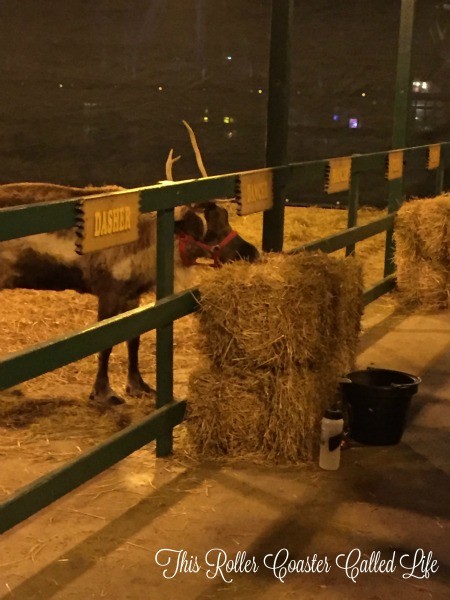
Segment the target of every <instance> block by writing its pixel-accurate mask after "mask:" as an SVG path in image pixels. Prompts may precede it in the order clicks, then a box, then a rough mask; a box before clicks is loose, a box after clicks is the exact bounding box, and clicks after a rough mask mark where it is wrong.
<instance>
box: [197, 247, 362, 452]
mask: <svg viewBox="0 0 450 600" xmlns="http://www.w3.org/2000/svg"><path fill="white" fill-rule="evenodd" d="M201 298H202V299H201V310H200V312H199V319H200V331H201V336H200V337H199V346H200V348H201V351H202V352H203V353H204V359H203V361H202V364H203V366H202V368H201V369H199V370H197V371H195V372H194V373H193V374H192V376H191V379H190V385H189V388H190V394H189V398H190V403H189V407H188V418H187V431H188V440H189V442H188V443H189V446H190V448H189V449H188V452H189V451H191V453H192V454H197V455H201V456H203V457H205V456H207V457H210V458H212V457H220V456H229V457H234V458H242V457H253V458H261V459H264V460H265V461H271V462H275V463H297V462H300V461H305V460H310V459H311V458H312V457H313V455H314V453H315V452H316V451H317V448H318V440H319V428H320V419H321V417H322V415H323V412H324V410H325V408H326V407H328V406H330V404H331V403H332V402H333V400H334V399H335V393H336V389H337V386H338V383H337V381H338V377H339V376H340V375H342V374H343V373H345V372H347V371H348V370H349V369H351V368H352V367H353V361H354V357H355V353H356V348H357V341H358V335H359V331H360V320H361V314H362V275H361V266H360V264H359V263H358V261H356V260H355V259H354V258H349V259H342V258H339V259H338V258H334V257H330V256H328V255H325V254H322V253H308V252H304V253H301V254H298V255H295V256H284V255H269V256H266V257H265V258H264V260H263V261H262V262H261V263H259V264H252V265H250V264H245V263H235V264H232V265H228V266H226V267H224V268H223V269H221V270H220V271H219V272H215V273H213V274H211V276H210V277H208V280H207V281H206V282H204V284H203V285H202V286H201Z"/></svg>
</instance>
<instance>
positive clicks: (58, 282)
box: [0, 151, 258, 405]
mask: <svg viewBox="0 0 450 600" xmlns="http://www.w3.org/2000/svg"><path fill="white" fill-rule="evenodd" d="M178 158H179V157H177V158H176V159H174V158H173V151H171V152H170V154H169V158H168V159H167V163H166V177H167V180H168V181H171V180H172V181H173V176H172V165H173V163H174V162H176V160H178ZM123 189H124V188H121V187H119V186H104V187H86V188H78V187H69V186H62V185H56V184H51V183H13V184H5V185H0V213H1V209H2V208H5V207H10V206H17V205H21V204H35V203H39V202H48V201H53V200H60V199H64V198H76V197H83V196H88V195H93V194H104V193H112V192H117V191H121V190H123ZM202 208H203V210H204V214H205V220H206V224H207V229H206V233H205V228H204V224H203V220H202V218H201V217H200V216H199V215H198V214H197V213H196V211H194V210H193V208H192V207H191V206H182V207H177V209H176V210H175V232H176V236H175V240H174V243H175V264H174V270H175V283H176V282H177V280H179V279H180V277H179V276H180V275H181V276H183V274H185V273H186V271H187V270H188V269H189V267H190V266H192V265H194V264H196V259H197V258H199V257H210V258H212V259H213V261H214V266H218V265H219V264H220V263H222V262H229V261H233V260H249V261H254V260H256V259H257V258H258V251H257V249H256V248H255V247H254V246H252V245H251V244H249V243H248V242H246V241H245V240H243V239H242V238H241V237H240V236H239V235H238V234H237V233H236V232H234V231H233V230H232V229H231V227H230V225H229V222H228V213H227V211H226V209H224V208H222V207H219V206H217V205H216V204H215V203H207V205H206V206H205V205H203V207H202ZM138 227H139V237H138V239H137V241H135V242H132V243H129V244H124V245H122V246H116V247H113V248H107V249H104V250H100V251H97V252H92V253H91V254H85V255H82V256H80V255H78V254H77V253H76V252H75V241H76V234H75V231H74V230H73V229H66V230H61V231H57V232H54V233H43V234H38V235H32V236H27V237H24V238H19V239H13V240H9V241H6V242H1V243H0V289H3V288H13V289H14V288H28V289H37V290H39V289H42V290H56V291H59V290H65V289H72V290H75V291H77V292H79V293H89V294H93V295H95V296H97V298H98V320H99V321H100V320H102V319H106V318H109V317H112V316H115V315H117V314H119V313H121V312H124V311H127V310H131V309H133V308H137V307H138V305H139V302H140V297H141V295H142V294H144V293H145V292H148V291H152V290H154V288H155V283H156V213H148V214H143V215H141V216H140V217H139V223H138ZM184 279H185V278H184ZM185 286H186V282H185ZM111 351H112V348H108V349H107V350H104V351H102V352H100V354H99V356H98V369H97V375H96V378H95V382H94V386H93V390H92V392H91V394H90V399H91V400H93V401H95V402H96V403H99V404H101V405H108V404H111V405H114V404H122V403H123V402H124V400H123V398H121V396H120V395H119V394H117V393H116V392H115V391H114V390H113V389H112V388H111V387H110V384H109V377H108V363H109V357H110V354H111ZM138 355H139V337H137V338H134V339H132V340H129V341H128V377H127V384H126V392H127V393H128V394H129V395H131V396H141V395H142V394H145V393H149V392H151V391H152V390H151V388H150V387H149V385H148V384H147V383H146V382H145V381H144V380H143V378H142V376H141V374H140V371H139V358H138Z"/></svg>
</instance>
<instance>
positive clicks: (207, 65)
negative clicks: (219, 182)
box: [0, 0, 450, 202]
mask: <svg viewBox="0 0 450 600" xmlns="http://www.w3.org/2000/svg"><path fill="white" fill-rule="evenodd" d="M400 4H401V3H400V0H298V1H297V2H295V18H294V28H293V29H294V37H293V52H292V85H291V111H290V139H289V160H290V161H301V160H312V159H317V158H327V157H332V156H341V155H347V154H353V153H362V152H374V151H377V150H385V149H388V148H389V147H390V143H391V136H392V127H393V120H392V115H393V100H394V92H395V68H396V59H397V43H398V29H399V22H400ZM270 7H271V2H270V1H269V0H183V1H180V0H95V1H94V0H91V1H89V0H64V2H61V1H56V0H39V2H38V1H36V0H2V2H1V3H0V83H1V87H0V164H1V170H0V182H2V183H7V182H14V181H51V182H55V183H65V184H72V185H86V184H104V183H109V184H112V183H115V184H120V185H124V186H127V187H132V186H140V185H150V184H152V183H155V182H156V181H157V180H159V179H163V178H164V177H165V174H164V163H165V159H166V156H167V154H168V152H169V150H170V148H171V147H173V148H174V149H175V153H176V154H181V155H182V160H181V161H180V162H179V163H177V165H176V167H175V168H174V175H175V178H176V179H183V178H190V177H197V176H198V175H199V174H198V171H197V169H196V166H195V161H194V158H193V152H192V150H191V148H190V145H189V142H188V137H187V133H186V132H185V130H184V128H183V126H182V125H181V120H182V119H186V120H187V121H189V122H190V124H191V125H192V126H193V128H194V130H195V132H196V134H197V137H198V140H199V143H200V147H201V150H202V153H203V157H204V162H205V165H206V168H207V170H208V173H209V174H210V175H215V174H220V173H226V172H233V171H239V170H246V169H252V168H260V167H262V166H264V158H265V118H266V103H267V73H268V51H269V32H270ZM412 74H413V81H417V82H419V83H420V85H419V86H417V85H416V86H413V88H412V95H411V103H410V135H409V140H408V145H418V144H425V143H428V142H437V141H446V140H450V0H446V1H442V0H419V1H418V7H417V14H416V20H415V34H414V48H413V71H412ZM422 82H425V85H426V88H425V89H424V88H423V86H422ZM350 119H358V125H359V127H358V128H355V129H352V128H350V127H349V120H350ZM422 179H423V182H422ZM428 179H429V178H428ZM428 184H429V181H428V183H427V181H426V180H425V174H423V177H422V174H420V177H419V176H418V177H417V178H416V181H415V185H416V188H417V186H418V192H419V193H420V191H423V192H426V188H427V185H428ZM383 185H384V183H383V181H382V177H381V176H380V179H379V180H377V179H375V180H374V181H373V182H372V184H371V185H370V186H369V187H370V188H371V189H370V190H369V189H367V190H366V192H365V194H366V196H367V198H368V199H371V201H374V202H378V201H380V202H381V201H382V200H383V198H384V188H383V187H382V186H383ZM420 186H422V190H421V189H420ZM366 187H367V186H366ZM295 194H296V195H297V196H298V198H292V200H296V199H299V198H300V197H301V196H302V192H301V191H300V190H297V191H295V192H294V195H295Z"/></svg>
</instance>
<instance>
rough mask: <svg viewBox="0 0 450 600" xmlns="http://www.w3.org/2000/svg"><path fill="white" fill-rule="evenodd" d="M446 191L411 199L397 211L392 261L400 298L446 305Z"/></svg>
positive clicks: (449, 261)
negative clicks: (432, 195)
mask: <svg viewBox="0 0 450 600" xmlns="http://www.w3.org/2000/svg"><path fill="white" fill-rule="evenodd" d="M449 219H450V194H443V195H441V196H438V197H437V198H425V199H419V200H417V199H416V200H413V201H410V202H408V203H406V204H404V205H403V206H402V207H401V208H400V209H399V211H398V215H397V219H396V225H395V241H396V251H395V262H396V267H397V286H398V289H399V292H400V294H399V298H400V300H401V301H402V302H403V303H404V304H406V305H410V306H417V305H419V306H420V307H422V308H425V309H427V310H434V309H439V308H446V307H447V306H448V297H449V292H450V279H449V270H450V220H449Z"/></svg>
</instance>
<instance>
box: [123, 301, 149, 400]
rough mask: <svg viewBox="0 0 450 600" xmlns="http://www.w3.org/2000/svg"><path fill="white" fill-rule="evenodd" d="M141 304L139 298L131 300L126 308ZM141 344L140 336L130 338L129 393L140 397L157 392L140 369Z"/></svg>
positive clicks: (127, 388)
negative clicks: (144, 378) (145, 379)
mask: <svg viewBox="0 0 450 600" xmlns="http://www.w3.org/2000/svg"><path fill="white" fill-rule="evenodd" d="M138 306H139V298H134V299H133V300H129V301H128V302H127V305H126V310H132V309H133V308H137V307H138ZM139 344H140V338H139V337H136V338H133V339H132V340H128V342H127V346H128V379H127V387H126V391H127V394H130V396H134V397H135V398H139V397H140V396H142V395H143V394H148V393H150V392H153V393H154V392H155V391H156V390H154V389H152V388H151V387H150V386H149V385H148V384H147V383H145V381H144V380H143V379H142V375H141V373H140V371H139Z"/></svg>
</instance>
